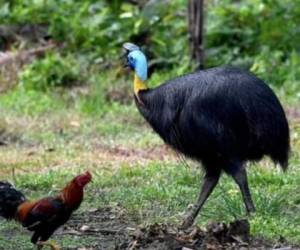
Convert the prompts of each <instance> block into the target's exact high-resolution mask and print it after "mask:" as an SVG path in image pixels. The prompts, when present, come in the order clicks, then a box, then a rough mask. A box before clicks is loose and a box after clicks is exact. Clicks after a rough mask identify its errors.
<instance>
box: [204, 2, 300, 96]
mask: <svg viewBox="0 0 300 250" xmlns="http://www.w3.org/2000/svg"><path fill="white" fill-rule="evenodd" d="M299 3H300V2H299V1H294V0H287V1H280V0H275V1H273V0H272V1H271V0H246V1H232V0H226V1H219V0H215V1H213V3H212V4H210V5H208V12H207V13H208V15H207V22H206V25H207V34H206V47H207V61H206V63H207V66H214V65H222V64H234V65H238V66H243V67H245V68H248V69H250V68H251V69H252V71H253V72H254V73H256V74H258V75H259V76H260V77H261V78H263V79H265V80H266V81H267V82H268V83H269V84H272V85H274V86H277V87H281V86H284V87H285V89H286V91H287V92H288V94H292V95H294V96H295V97H297V98H298V100H299V94H300V89H299V81H300V60H299V58H300V29H299V25H298V24H299V23H300V8H299Z"/></svg>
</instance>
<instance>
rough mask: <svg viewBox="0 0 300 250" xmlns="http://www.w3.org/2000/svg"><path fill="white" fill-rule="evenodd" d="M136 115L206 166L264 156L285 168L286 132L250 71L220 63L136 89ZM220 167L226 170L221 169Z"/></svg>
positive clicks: (273, 102) (274, 102)
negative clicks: (156, 85) (137, 94)
mask: <svg viewBox="0 0 300 250" xmlns="http://www.w3.org/2000/svg"><path fill="white" fill-rule="evenodd" d="M139 97H140V99H141V101H142V102H143V103H140V102H139V101H137V102H136V103H137V107H138V108H139V110H140V112H141V114H142V115H143V116H144V117H145V119H146V120H147V121H148V122H149V124H150V125H151V126H152V127H153V129H154V130H155V131H156V132H157V133H158V134H159V135H160V136H161V138H162V139H163V140H164V141H165V142H166V143H167V144H169V145H171V146H172V147H173V148H175V149H177V150H179V151H181V152H182V153H184V154H186V155H188V156H190V157H192V158H195V159H197V160H201V161H202V162H203V163H204V166H207V167H208V168H207V171H210V169H211V165H212V164H213V165H217V167H218V168H226V165H228V164H229V165H230V164H231V163H232V162H235V161H242V162H243V161H247V160H259V159H261V157H262V156H263V155H269V156H270V157H271V158H272V159H273V160H274V162H276V163H280V165H281V166H282V168H284V169H285V168H286V167H287V161H288V151H289V130H288V123H287V120H286V117H285V114H284V111H283V109H282V107H281V105H280V103H279V101H278V99H277V98H276V96H275V95H274V94H273V92H272V91H271V89H270V88H269V87H268V86H267V85H266V84H265V83H264V82H263V81H261V80H260V79H258V78H257V77H255V76H254V75H252V74H250V73H248V72H245V71H242V70H240V69H237V68H230V67H219V68H212V69H208V70H202V71H198V72H195V73H193V74H188V75H185V76H182V77H178V78H175V79H172V80H170V81H168V82H166V83H164V84H162V85H161V86H159V87H158V88H155V89H149V90H143V91H140V92H139ZM224 170H225V169H224Z"/></svg>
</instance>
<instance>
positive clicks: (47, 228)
mask: <svg viewBox="0 0 300 250" xmlns="http://www.w3.org/2000/svg"><path fill="white" fill-rule="evenodd" d="M91 180H92V175H91V174H90V172H88V171H87V172H86V173H84V174H82V175H78V176H76V177H75V178H74V179H73V180H72V181H71V182H70V183H69V184H68V185H67V186H66V187H65V188H64V189H63V190H62V191H61V192H60V193H59V194H58V195H57V196H54V197H46V198H42V199H40V200H37V201H30V200H27V199H26V197H25V196H24V195H23V194H22V193H21V192H20V191H18V190H16V189H15V188H14V187H13V186H12V185H11V184H10V183H8V182H0V216H2V217H4V218H5V219H8V220H11V219H14V220H16V221H18V222H20V223H21V224H22V226H23V227H25V228H27V229H28V230H29V231H32V232H33V235H32V237H31V242H32V243H33V244H35V245H37V246H38V249H41V248H42V247H43V246H44V245H49V246H51V247H52V249H59V248H58V247H56V246H55V245H54V244H52V243H49V242H47V240H48V239H49V238H50V237H51V235H52V234H53V233H54V232H55V230H57V229H58V228H59V227H60V226H61V225H63V224H65V223H66V222H67V221H68V220H69V218H70V216H71V214H72V213H73V212H74V211H75V210H77V209H78V208H79V206H80V204H81V202H82V200H83V189H84V187H85V186H86V185H87V184H88V183H89V182H90V181H91Z"/></svg>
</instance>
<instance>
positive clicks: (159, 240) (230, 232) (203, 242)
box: [56, 207, 300, 250]
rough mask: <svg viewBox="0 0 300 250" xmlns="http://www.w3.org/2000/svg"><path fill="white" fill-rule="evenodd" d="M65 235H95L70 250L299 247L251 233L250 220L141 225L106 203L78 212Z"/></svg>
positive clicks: (191, 249) (62, 231)
mask: <svg viewBox="0 0 300 250" xmlns="http://www.w3.org/2000/svg"><path fill="white" fill-rule="evenodd" d="M63 235H75V236H76V237H82V239H83V241H84V238H85V237H87V236H89V237H92V238H94V240H90V241H89V243H85V245H84V246H81V247H80V248H66V249H68V250H75V249H86V250H87V249H89V250H92V249H93V250H94V249H95V250H98V249H112V250H123V249H124V250H125V249H127V250H134V249H146V250H148V249H149V250H150V249H153V250H156V249H157V250H168V249H170V250H200V249H201V250H202V249H203V250H204V249H209V250H217V249H238V250H246V249H252V250H256V249H257V250H260V249H277V250H279V249H280V250H283V249H284V250H291V249H300V248H298V247H296V246H294V247H292V246H289V245H288V244H287V243H285V242H284V240H283V239H280V241H278V242H277V243H270V242H268V241H266V240H263V239H257V238H253V237H251V235H250V225H249V222H248V221H247V220H236V221H234V222H231V223H229V224H225V223H217V222H215V223H211V224H209V225H208V226H207V227H206V228H200V227H198V226H193V227H191V228H190V229H188V230H181V229H179V228H178V227H177V226H176V225H167V224H152V225H147V226H140V225H138V224H137V222H136V221H134V219H130V217H129V216H128V215H127V214H126V211H125V210H124V209H122V208H120V207H114V208H112V207H103V208H99V209H91V210H90V211H88V212H87V213H82V214H78V215H76V216H74V217H73V219H72V220H71V221H70V222H69V223H68V225H67V226H65V227H64V228H63V229H62V230H61V231H60V232H58V233H57V236H56V237H57V238H58V239H57V240H58V241H59V238H60V237H61V236H63Z"/></svg>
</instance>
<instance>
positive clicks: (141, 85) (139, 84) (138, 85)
mask: <svg viewBox="0 0 300 250" xmlns="http://www.w3.org/2000/svg"><path fill="white" fill-rule="evenodd" d="M133 85H134V86H133V87H134V94H135V95H136V96H137V95H138V93H139V91H140V90H144V89H148V87H147V85H146V83H145V82H144V81H142V80H141V79H140V78H139V77H138V75H137V74H135V75H134V82H133Z"/></svg>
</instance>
